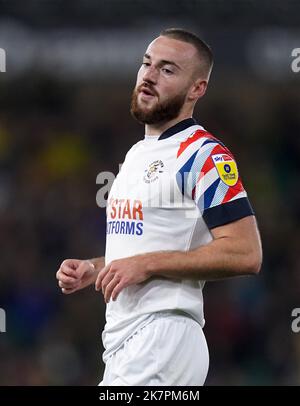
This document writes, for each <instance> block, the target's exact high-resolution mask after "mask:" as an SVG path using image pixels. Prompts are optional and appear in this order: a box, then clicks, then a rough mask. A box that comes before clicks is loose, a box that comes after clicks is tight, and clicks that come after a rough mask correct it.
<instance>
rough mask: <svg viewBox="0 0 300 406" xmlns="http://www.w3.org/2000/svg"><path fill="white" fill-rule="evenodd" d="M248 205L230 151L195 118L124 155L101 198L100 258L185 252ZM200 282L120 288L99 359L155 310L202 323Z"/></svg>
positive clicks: (248, 210) (108, 311) (109, 314)
mask: <svg viewBox="0 0 300 406" xmlns="http://www.w3.org/2000/svg"><path fill="white" fill-rule="evenodd" d="M252 214H253V211H252V208H251V205H250V203H249V201H248V198H247V194H246V192H245V190H244V188H243V186H242V183H241V179H240V177H239V174H238V170H237V166H236V163H235V160H234V158H233V156H232V154H231V153H230V151H229V150H228V149H227V148H226V147H225V146H224V145H223V144H222V143H221V142H220V141H219V140H217V139H216V138H215V137H213V136H212V135H211V134H209V133H208V132H207V131H206V130H204V128H203V127H201V126H199V125H198V124H197V123H196V121H195V120H194V119H193V118H189V119H186V120H183V121H181V122H180V123H178V124H176V125H175V126H173V127H171V128H169V129H168V130H166V131H165V132H164V133H163V134H161V135H160V136H147V135H146V136H145V138H144V139H143V140H142V141H139V142H138V143H137V144H135V145H134V146H133V147H132V148H131V149H130V150H129V152H128V153H127V155H126V158H125V161H124V163H123V165H122V167H121V170H120V172H119V174H118V175H117V177H116V179H115V181H114V183H113V186H112V188H111V190H110V193H109V196H108V202H107V241H106V254H105V261H106V264H108V263H110V262H111V261H113V260H115V259H120V258H124V257H130V256H133V255H137V254H142V253H146V252H153V251H172V250H173V251H189V250H193V249H195V248H197V247H200V246H201V245H205V244H207V243H209V242H210V241H211V240H212V235H211V232H210V229H212V228H214V227H217V226H221V225H224V224H227V223H230V222H232V221H235V220H238V219H241V218H243V217H246V216H249V215H252ZM203 286H204V281H200V280H199V281H194V280H178V279H166V278H163V277H161V278H153V279H150V280H147V281H145V282H144V283H141V284H138V285H134V286H129V287H128V288H126V289H124V290H123V291H122V292H121V293H120V294H119V296H118V298H117V300H116V301H110V302H109V303H108V305H107V309H106V325H105V329H104V332H103V335H102V338H103V344H104V347H105V352H104V355H103V359H104V361H105V360H106V359H107V358H108V357H109V356H110V355H111V354H112V353H113V352H115V351H116V350H117V349H118V348H119V347H120V346H121V345H122V344H123V343H124V341H125V340H126V339H127V338H129V337H130V336H132V335H133V334H134V333H135V332H136V331H137V330H138V329H140V328H142V327H143V326H144V325H146V324H147V323H149V322H150V321H151V320H152V319H153V317H154V314H155V313H156V312H162V311H174V312H180V313H183V314H186V315H187V316H188V317H192V318H193V319H195V320H196V321H197V322H198V323H199V324H200V325H201V326H203V325H204V316H203V296H202V289H203Z"/></svg>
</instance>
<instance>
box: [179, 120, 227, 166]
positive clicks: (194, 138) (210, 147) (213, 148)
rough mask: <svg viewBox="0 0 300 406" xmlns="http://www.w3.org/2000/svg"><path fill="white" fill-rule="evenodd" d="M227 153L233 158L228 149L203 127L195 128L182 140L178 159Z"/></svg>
mask: <svg viewBox="0 0 300 406" xmlns="http://www.w3.org/2000/svg"><path fill="white" fill-rule="evenodd" d="M214 152H215V153H226V154H228V155H230V156H232V153H231V151H230V150H229V149H228V147H227V146H226V145H225V144H224V142H223V141H221V140H220V139H219V138H218V137H216V136H215V135H214V134H212V133H211V132H209V131H207V130H206V129H205V128H203V127H201V126H197V127H196V128H195V127H194V128H193V131H190V132H189V133H187V134H186V136H185V137H184V138H183V139H182V140H181V142H180V144H179V147H178V150H177V158H178V159H179V160H182V159H183V160H185V159H188V158H189V157H191V156H193V155H196V154H199V153H200V154H202V153H205V154H208V155H209V154H210V153H214Z"/></svg>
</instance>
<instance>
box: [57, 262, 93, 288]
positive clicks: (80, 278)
mask: <svg viewBox="0 0 300 406" xmlns="http://www.w3.org/2000/svg"><path fill="white" fill-rule="evenodd" d="M98 272H99V270H97V269H96V267H95V265H94V263H93V262H92V261H91V260H82V259H66V260H64V261H63V262H62V264H61V266H60V268H59V270H58V271H57V273H56V279H57V280H58V285H59V287H60V288H61V290H62V293H64V294H66V295H68V294H70V293H73V292H76V291H77V290H80V289H83V288H85V287H87V286H89V285H91V284H92V283H94V282H95V281H96V279H97V275H98Z"/></svg>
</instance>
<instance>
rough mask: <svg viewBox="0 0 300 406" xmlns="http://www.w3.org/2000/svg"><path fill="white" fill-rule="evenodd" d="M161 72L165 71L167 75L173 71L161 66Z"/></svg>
mask: <svg viewBox="0 0 300 406" xmlns="http://www.w3.org/2000/svg"><path fill="white" fill-rule="evenodd" d="M163 72H165V73H166V74H167V75H172V74H173V73H174V72H173V71H171V70H170V69H167V68H163Z"/></svg>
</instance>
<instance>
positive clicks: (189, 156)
mask: <svg viewBox="0 0 300 406" xmlns="http://www.w3.org/2000/svg"><path fill="white" fill-rule="evenodd" d="M193 137H194V142H193ZM177 160H178V162H177V164H178V171H177V174H176V178H177V183H178V185H179V186H180V188H181V191H182V193H183V194H184V195H185V196H187V197H189V198H190V199H192V200H193V201H194V202H195V203H196V205H197V206H198V208H199V210H200V212H201V214H202V217H203V219H204V221H205V222H206V225H207V227H208V228H209V229H212V228H214V227H218V226H221V225H225V224H228V223H230V222H233V221H236V220H239V219H241V218H243V217H246V216H250V215H253V214H254V212H253V209H252V207H251V204H250V202H249V200H248V197H247V193H246V191H245V189H244V187H243V184H242V181H241V177H240V175H239V171H238V167H237V163H236V161H235V159H234V157H233V155H232V154H231V152H230V151H229V150H228V148H226V147H225V145H224V144H222V143H221V142H220V141H219V140H217V139H216V138H214V137H213V136H211V135H209V134H208V133H206V132H205V133H204V134H203V132H202V134H201V132H200V131H198V135H197V132H196V133H195V134H194V135H193V136H192V137H189V139H188V141H185V143H182V144H181V146H180V148H179V150H178V153H177Z"/></svg>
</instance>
